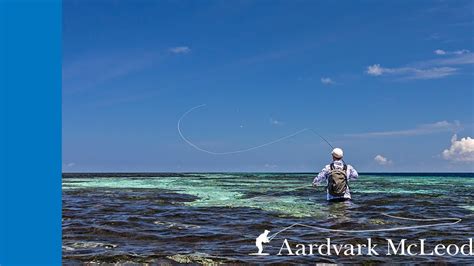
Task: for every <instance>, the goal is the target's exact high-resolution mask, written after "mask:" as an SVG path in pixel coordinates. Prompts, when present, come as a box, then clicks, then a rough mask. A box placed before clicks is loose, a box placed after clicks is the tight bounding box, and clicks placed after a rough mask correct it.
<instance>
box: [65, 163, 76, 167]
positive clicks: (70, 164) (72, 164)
mask: <svg viewBox="0 0 474 266" xmlns="http://www.w3.org/2000/svg"><path fill="white" fill-rule="evenodd" d="M74 165H76V164H75V163H68V164H66V167H67V168H69V167H73V166H74Z"/></svg>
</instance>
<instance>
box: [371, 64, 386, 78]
mask: <svg viewBox="0 0 474 266" xmlns="http://www.w3.org/2000/svg"><path fill="white" fill-rule="evenodd" d="M383 72H384V69H383V68H382V67H380V65H379V64H375V65H372V66H368V67H367V74H369V75H372V76H380V75H382V74H383Z"/></svg>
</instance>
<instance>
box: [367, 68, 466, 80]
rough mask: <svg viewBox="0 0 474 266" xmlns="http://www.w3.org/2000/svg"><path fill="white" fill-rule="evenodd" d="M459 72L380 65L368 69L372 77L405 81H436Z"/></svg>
mask: <svg viewBox="0 0 474 266" xmlns="http://www.w3.org/2000/svg"><path fill="white" fill-rule="evenodd" d="M456 71H457V69H456V68H453V67H432V68H415V67H399V68H385V67H381V66H380V65H379V64H375V65H372V66H368V67H367V71H366V73H367V74H369V75H371V76H381V75H394V76H398V77H401V78H403V79H436V78H442V77H446V76H450V75H453V74H455V73H456Z"/></svg>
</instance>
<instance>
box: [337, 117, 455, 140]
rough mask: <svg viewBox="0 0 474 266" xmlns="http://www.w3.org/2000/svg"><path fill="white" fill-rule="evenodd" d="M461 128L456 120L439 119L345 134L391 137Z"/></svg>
mask: <svg viewBox="0 0 474 266" xmlns="http://www.w3.org/2000/svg"><path fill="white" fill-rule="evenodd" d="M459 129H461V123H460V122H459V121H457V120H455V121H453V122H449V121H446V120H444V121H439V122H435V123H431V124H422V125H418V126H417V127H415V128H410V129H404V130H390V131H375V132H366V133H357V134H346V136H349V137H391V136H416V135H427V134H433V133H439V132H449V131H451V132H453V131H457V130H459Z"/></svg>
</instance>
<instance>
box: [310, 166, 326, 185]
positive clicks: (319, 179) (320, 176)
mask: <svg viewBox="0 0 474 266" xmlns="http://www.w3.org/2000/svg"><path fill="white" fill-rule="evenodd" d="M327 174H328V167H324V168H323V170H321V172H320V173H319V174H318V176H316V177H315V178H314V180H313V186H317V185H319V183H321V182H323V181H325V180H326V179H327Z"/></svg>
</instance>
